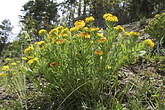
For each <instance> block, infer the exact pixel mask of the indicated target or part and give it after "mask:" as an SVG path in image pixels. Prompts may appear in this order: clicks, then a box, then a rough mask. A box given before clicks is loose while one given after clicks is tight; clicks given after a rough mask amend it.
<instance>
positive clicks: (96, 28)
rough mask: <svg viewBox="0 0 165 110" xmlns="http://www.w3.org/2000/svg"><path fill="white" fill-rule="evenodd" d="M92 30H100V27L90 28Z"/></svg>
mask: <svg viewBox="0 0 165 110" xmlns="http://www.w3.org/2000/svg"><path fill="white" fill-rule="evenodd" d="M90 30H91V31H98V30H99V28H98V27H93V28H92V29H90Z"/></svg>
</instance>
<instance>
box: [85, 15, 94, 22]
mask: <svg viewBox="0 0 165 110" xmlns="http://www.w3.org/2000/svg"><path fill="white" fill-rule="evenodd" d="M94 20H95V19H94V18H93V16H90V17H87V18H86V19H85V22H86V23H88V22H91V21H94Z"/></svg>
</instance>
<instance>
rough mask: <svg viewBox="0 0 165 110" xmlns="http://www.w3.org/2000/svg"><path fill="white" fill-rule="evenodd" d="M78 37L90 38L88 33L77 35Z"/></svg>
mask: <svg viewBox="0 0 165 110" xmlns="http://www.w3.org/2000/svg"><path fill="white" fill-rule="evenodd" d="M79 36H80V37H84V38H91V36H90V35H89V34H88V33H85V32H82V33H80V35H79Z"/></svg>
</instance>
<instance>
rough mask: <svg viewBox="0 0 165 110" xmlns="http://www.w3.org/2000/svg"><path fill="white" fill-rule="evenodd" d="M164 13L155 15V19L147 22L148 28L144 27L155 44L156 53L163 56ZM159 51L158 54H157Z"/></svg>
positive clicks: (164, 43)
mask: <svg viewBox="0 0 165 110" xmlns="http://www.w3.org/2000/svg"><path fill="white" fill-rule="evenodd" d="M164 27H165V13H162V14H160V15H159V14H156V15H155V17H154V18H153V19H152V20H151V21H150V22H149V24H148V26H146V27H145V32H147V33H148V34H149V35H150V37H152V38H153V39H154V40H155V41H156V42H157V48H160V49H161V50H158V53H162V54H164V55H165V49H164V48H165V28H164ZM159 51H160V52H159Z"/></svg>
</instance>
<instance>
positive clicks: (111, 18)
mask: <svg viewBox="0 0 165 110" xmlns="http://www.w3.org/2000/svg"><path fill="white" fill-rule="evenodd" d="M105 20H106V21H110V22H118V18H117V17H116V16H107V17H106V18H105Z"/></svg>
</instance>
